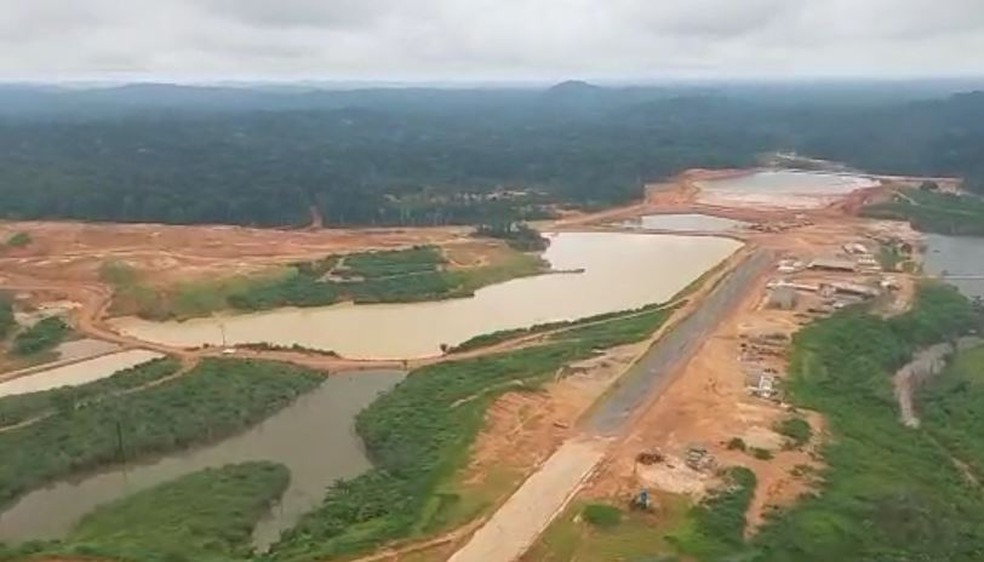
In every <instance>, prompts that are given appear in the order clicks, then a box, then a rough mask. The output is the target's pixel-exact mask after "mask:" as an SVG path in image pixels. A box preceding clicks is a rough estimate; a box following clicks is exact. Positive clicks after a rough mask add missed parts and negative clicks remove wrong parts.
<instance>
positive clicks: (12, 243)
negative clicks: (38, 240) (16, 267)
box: [5, 232, 33, 248]
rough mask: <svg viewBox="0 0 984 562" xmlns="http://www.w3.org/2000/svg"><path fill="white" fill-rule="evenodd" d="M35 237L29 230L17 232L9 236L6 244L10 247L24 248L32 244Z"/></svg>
mask: <svg viewBox="0 0 984 562" xmlns="http://www.w3.org/2000/svg"><path fill="white" fill-rule="evenodd" d="M31 242H33V239H32V238H31V235H30V234H28V233H27V232H15V233H13V234H11V235H10V237H9V238H7V242H6V243H5V245H6V246H7V247H8V248H24V247H26V246H30V245H31Z"/></svg>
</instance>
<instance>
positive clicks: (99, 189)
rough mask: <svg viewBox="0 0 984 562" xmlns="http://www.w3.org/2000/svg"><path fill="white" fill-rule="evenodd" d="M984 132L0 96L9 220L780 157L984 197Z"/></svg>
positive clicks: (940, 123)
mask: <svg viewBox="0 0 984 562" xmlns="http://www.w3.org/2000/svg"><path fill="white" fill-rule="evenodd" d="M982 117H984V94H981V93H972V94H962V95H952V96H942V95H939V92H935V91H934V92H929V93H927V92H923V91H920V93H919V95H914V94H912V92H911V91H907V92H905V93H893V91H892V89H891V88H888V87H881V89H878V88H874V89H868V90H860V91H859V90H856V89H855V90H852V89H846V90H832V91H831V90H823V91H820V92H813V91H810V90H807V89H803V88H799V89H797V88H791V89H760V90H756V89H748V88H746V89H732V90H729V89H727V88H723V89H722V88H709V87H703V88H696V87H689V88H682V87H680V88H642V87H634V88H600V87H597V86H592V85H590V84H586V83H582V82H568V83H565V84H561V85H558V86H556V87H553V88H550V89H540V90H532V89H526V90H521V89H513V90H504V89H500V90H494V89H490V90H436V89H390V90H354V91H337V92H330V91H317V90H305V91H294V90H286V89H271V88H254V89H244V88H190V87H180V86H162V85H134V86H127V87H122V88H111V89H102V90H80V91H75V90H71V91H70V90H57V89H51V88H37V87H28V86H23V87H0V218H76V219H87V220H113V221H159V222H171V223H196V222H220V223H236V224H256V225H296V224H302V223H304V222H306V221H307V220H308V219H309V216H310V209H311V207H312V206H313V207H315V208H316V209H318V210H319V211H320V212H321V214H322V215H323V217H324V219H325V222H326V223H327V224H346V225H354V224H445V223H473V222H479V221H481V220H484V219H487V218H488V217H489V216H490V215H493V216H495V215H506V214H508V215H510V216H520V217H522V216H527V217H529V216H536V214H537V213H538V209H539V205H540V204H541V203H544V202H562V203H572V204H578V205H609V204H616V203H620V202H624V201H627V200H630V199H632V198H635V197H638V196H639V195H640V193H641V186H642V184H643V183H645V182H647V181H653V180H658V179H660V178H663V177H666V176H668V175H672V174H674V173H677V172H679V171H681V170H683V169H686V168H688V167H696V166H700V167H719V166H746V165H750V164H753V163H754V162H755V160H756V158H757V156H758V155H759V154H760V153H762V152H765V151H770V150H797V151H799V152H801V153H804V154H809V155H812V156H817V157H824V158H832V159H836V160H841V161H845V162H847V163H849V164H851V165H854V166H857V167H860V168H865V169H870V170H873V171H885V172H896V173H912V174H933V175H936V174H954V175H962V176H967V177H968V178H970V180H971V183H972V184H975V185H979V184H980V183H981V179H982V178H984V159H981V158H980V157H979V155H980V154H984V119H982ZM496 191H500V192H501V191H508V192H509V193H507V194H505V195H503V194H501V193H500V194H498V195H496V196H494V197H490V196H489V194H491V193H493V192H496ZM519 192H524V193H519Z"/></svg>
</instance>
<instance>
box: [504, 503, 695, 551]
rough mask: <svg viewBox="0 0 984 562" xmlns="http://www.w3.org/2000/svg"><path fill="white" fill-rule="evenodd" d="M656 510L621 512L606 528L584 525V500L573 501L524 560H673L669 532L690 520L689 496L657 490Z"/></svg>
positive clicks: (682, 526)
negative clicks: (654, 512)
mask: <svg viewBox="0 0 984 562" xmlns="http://www.w3.org/2000/svg"><path fill="white" fill-rule="evenodd" d="M655 499H656V500H657V501H658V505H659V510H658V514H656V515H653V514H649V513H644V512H639V511H626V512H624V513H622V517H621V521H620V523H619V524H618V525H617V526H614V527H608V528H604V529H600V528H597V527H595V526H593V525H591V524H588V523H587V522H586V521H585V519H584V517H583V516H582V514H583V513H584V511H585V509H586V508H587V505H588V504H586V503H585V502H584V501H574V502H572V503H571V505H570V506H568V508H567V509H566V510H564V512H563V513H562V514H560V515H559V516H558V517H557V518H556V519H555V520H554V521H553V523H551V524H550V526H549V527H547V530H546V531H545V532H544V533H543V534H542V535H541V536H540V538H539V539H538V540H537V542H536V543H534V545H533V546H532V547H531V548H530V550H529V551H528V552H527V553H526V555H525V556H523V558H522V559H521V560H522V562H613V561H626V562H654V561H657V560H658V561H660V562H671V561H672V562H676V561H677V558H676V556H675V555H674V554H675V552H676V550H675V548H674V546H673V544H672V542H671V541H669V540H667V537H668V536H671V535H673V534H674V533H678V532H681V530H682V529H684V528H685V527H686V526H687V525H688V521H687V514H688V512H689V510H690V504H689V500H688V499H687V498H686V497H685V496H678V495H671V494H659V495H658V496H657V497H656V498H655Z"/></svg>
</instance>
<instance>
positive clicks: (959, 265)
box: [923, 234, 984, 298]
mask: <svg viewBox="0 0 984 562" xmlns="http://www.w3.org/2000/svg"><path fill="white" fill-rule="evenodd" d="M923 267H924V268H925V269H926V273H928V274H930V275H941V276H943V277H944V279H946V282H947V283H950V284H951V285H953V286H955V287H957V288H958V289H960V291H961V292H962V293H963V294H965V295H967V296H968V297H981V298H984V238H975V237H966V236H943V235H941V234H927V235H926V257H925V259H924V264H923ZM961 277H965V279H961ZM966 277H975V278H976V279H966Z"/></svg>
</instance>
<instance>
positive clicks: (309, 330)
mask: <svg viewBox="0 0 984 562" xmlns="http://www.w3.org/2000/svg"><path fill="white" fill-rule="evenodd" d="M550 239H551V244H550V247H549V248H548V249H547V251H546V252H545V253H544V258H545V259H546V260H547V261H549V262H550V264H551V265H552V266H553V268H554V269H556V270H562V271H572V273H557V274H549V275H540V276H536V277H526V278H522V279H514V280H512V281H508V282H505V283H501V284H497V285H493V286H489V287H485V288H483V289H480V290H479V291H477V292H476V293H475V295H474V296H473V297H470V298H463V299H452V300H445V301H439V302H423V303H410V304H379V305H359V306H356V305H351V304H342V305H335V306H330V307H320V308H307V309H296V308H287V309H277V310H273V311H268V312H262V313H256V314H244V315H225V316H218V317H210V318H202V319H196V320H189V321H186V322H164V323H160V322H150V321H145V320H140V319H137V318H121V319H116V320H115V321H113V325H114V326H115V328H116V329H118V330H120V331H121V332H124V333H126V334H129V335H131V336H135V337H137V338H140V339H143V340H148V341H154V342H160V343H166V344H170V345H178V346H188V347H193V346H198V345H201V344H204V343H209V344H212V345H221V344H222V342H223V337H224V338H225V341H226V342H227V343H229V344H233V343H247V342H269V343H275V344H280V345H292V344H295V343H296V344H300V345H304V346H307V347H312V348H319V349H324V350H331V351H335V352H336V353H338V354H340V355H342V356H344V357H351V358H372V359H403V358H415V357H427V356H434V355H439V354H440V353H441V345H442V344H446V345H449V346H454V345H456V344H459V343H461V342H464V341H465V340H468V339H469V338H472V337H474V336H477V335H480V334H487V333H490V332H495V331H498V330H506V329H513V328H524V327H528V326H532V325H534V324H539V323H543V322H553V321H559V320H573V319H577V318H583V317H587V316H592V315H595V314H601V313H606V312H613V311H618V310H625V309H631V308H637V307H640V306H643V305H646V304H651V303H657V302H662V301H666V300H668V299H670V298H671V297H673V295H674V294H676V293H677V292H679V291H680V290H681V289H683V288H684V287H686V286H687V285H688V284H690V283H691V282H692V281H694V280H695V279H697V278H698V277H700V276H701V275H702V274H703V273H705V272H706V271H708V270H709V269H711V268H713V267H714V266H715V265H717V264H718V263H720V262H721V261H722V260H724V259H725V258H727V257H728V256H730V255H731V254H732V253H733V252H735V251H736V250H737V249H738V248H739V247H740V246H741V244H740V243H739V242H737V241H735V240H731V239H728V238H716V237H706V236H705V237H698V236H676V235H652V234H634V233H581V232H573V233H560V234H552V235H550ZM574 271H576V272H574ZM223 333H224V335H223Z"/></svg>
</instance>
